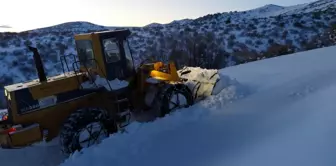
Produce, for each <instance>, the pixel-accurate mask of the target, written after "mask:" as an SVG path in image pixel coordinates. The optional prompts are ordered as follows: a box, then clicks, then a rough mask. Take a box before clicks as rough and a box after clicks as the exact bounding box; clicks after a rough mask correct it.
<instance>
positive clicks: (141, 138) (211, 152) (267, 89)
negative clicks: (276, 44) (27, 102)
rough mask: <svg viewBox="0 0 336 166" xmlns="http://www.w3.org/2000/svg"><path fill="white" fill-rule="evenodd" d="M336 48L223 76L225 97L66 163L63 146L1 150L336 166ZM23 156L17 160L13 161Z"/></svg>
mask: <svg viewBox="0 0 336 166" xmlns="http://www.w3.org/2000/svg"><path fill="white" fill-rule="evenodd" d="M335 52H336V47H328V48H323V49H317V50H312V51H309V52H304V53H297V54H295V55H288V56H282V57H277V58H272V59H267V60H262V61H257V62H253V63H248V64H244V65H239V66H233V67H230V68H226V69H223V70H221V71H220V72H221V73H220V74H222V75H226V76H228V77H231V78H234V79H236V80H237V81H238V82H239V86H237V85H236V84H232V85H230V86H229V87H227V88H226V89H224V90H223V91H222V92H221V93H219V94H218V95H215V96H211V97H209V98H208V99H206V100H203V101H201V102H199V103H197V104H196V105H194V106H192V107H190V108H186V109H182V110H180V111H178V112H175V113H173V114H171V115H169V116H167V117H165V118H162V119H159V120H157V121H154V122H149V123H142V124H140V123H133V124H131V125H130V126H128V128H127V132H126V133H123V134H115V135H112V136H111V137H110V138H108V139H106V140H104V141H103V142H102V143H101V144H100V145H97V146H94V147H90V148H88V149H84V151H83V152H80V153H75V154H74V155H73V156H71V157H70V158H68V159H66V160H65V161H63V160H62V157H61V155H60V154H59V152H58V151H57V150H56V149H57V148H56V147H57V145H55V146H53V145H49V144H48V145H45V146H37V147H29V148H25V149H19V150H1V149H0V161H1V163H3V164H4V165H41V164H40V163H43V164H44V165H58V164H60V165H62V166H76V165H80V166H86V165H94V166H105V165H116V166H123V165H146V166H151V165H153V166H154V165H155V166H157V165H160V166H171V165H174V166H217V165H218V166H219V165H230V166H246V165H250V166H269V165H272V166H278V165H279V166H284V165H286V166H298V165H305V166H317V165H318V166H320V165H323V166H329V165H330V166H334V165H336V159H335V157H334V156H335V155H334V154H335V153H336V143H335V141H334V140H335V139H336V127H335V126H336V125H335V124H336V116H335V113H336V104H334V103H335V96H336V75H335V73H336V65H335V64H336V56H335V55H334V53H335ZM13 156H19V157H17V158H20V161H19V160H17V159H16V160H14V161H12V160H13Z"/></svg>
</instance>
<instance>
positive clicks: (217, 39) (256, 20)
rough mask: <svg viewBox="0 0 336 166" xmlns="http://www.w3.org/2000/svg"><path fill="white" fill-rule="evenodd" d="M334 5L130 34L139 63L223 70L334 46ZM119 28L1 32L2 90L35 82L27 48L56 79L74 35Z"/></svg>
mask: <svg viewBox="0 0 336 166" xmlns="http://www.w3.org/2000/svg"><path fill="white" fill-rule="evenodd" d="M335 4H336V1H331V0H320V1H317V2H313V3H309V4H302V5H297V6H292V7H281V6H276V5H266V6H264V7H261V8H258V9H253V10H249V11H242V12H229V13H226V12H225V13H217V14H210V15H207V16H204V17H200V18H198V19H194V20H192V19H184V20H179V21H173V22H171V23H170V24H163V25H161V24H153V25H149V26H145V27H127V28H128V29H130V30H131V31H132V35H131V37H130V39H129V41H130V45H131V48H132V51H133V54H134V59H135V61H136V64H139V63H140V62H141V61H143V60H144V59H146V58H148V57H151V58H153V59H156V60H162V61H166V60H168V59H170V60H175V61H176V63H177V65H178V66H179V67H182V66H183V65H188V66H201V67H204V68H223V67H227V66H231V65H236V64H241V63H246V62H250V61H255V60H259V59H263V58H269V57H274V56H279V55H284V54H288V53H293V52H299V51H305V50H310V49H314V48H320V47H325V46H330V45H333V43H332V41H331V40H329V38H328V35H329V32H330V31H332V29H336V18H335V17H334V15H336V6H335ZM279 14H281V15H279ZM118 28H122V27H107V26H101V25H95V24H92V23H88V22H70V23H64V24H59V25H56V26H53V27H45V28H41V29H36V30H31V31H27V32H22V33H0V67H1V68H2V69H3V70H1V72H0V78H1V79H0V85H2V86H3V85H8V84H11V83H17V82H21V81H27V80H31V79H35V78H37V75H36V72H35V68H34V61H33V58H32V54H31V53H30V52H29V51H28V49H27V48H26V47H25V45H35V46H37V47H38V48H39V52H40V53H41V54H42V58H43V61H44V63H45V68H46V72H47V75H48V76H52V75H56V74H59V73H61V72H62V66H61V63H60V61H59V56H61V55H67V57H69V58H68V59H72V57H71V55H72V54H76V53H75V49H74V40H73V35H74V34H77V33H83V32H92V31H103V30H111V29H118ZM69 64H70V66H71V64H72V62H71V61H69ZM0 101H3V100H0Z"/></svg>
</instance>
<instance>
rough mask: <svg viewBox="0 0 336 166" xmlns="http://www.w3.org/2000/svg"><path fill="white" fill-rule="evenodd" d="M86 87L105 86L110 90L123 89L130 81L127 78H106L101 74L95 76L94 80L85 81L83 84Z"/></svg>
mask: <svg viewBox="0 0 336 166" xmlns="http://www.w3.org/2000/svg"><path fill="white" fill-rule="evenodd" d="M81 86H82V87H83V88H84V89H96V88H101V87H104V88H106V90H108V91H112V90H118V89H122V88H125V87H127V86H128V82H127V81H125V80H119V79H114V80H107V79H106V78H102V77H100V76H99V75H96V76H95V77H94V80H93V81H90V80H89V81H85V82H83V83H82V84H81Z"/></svg>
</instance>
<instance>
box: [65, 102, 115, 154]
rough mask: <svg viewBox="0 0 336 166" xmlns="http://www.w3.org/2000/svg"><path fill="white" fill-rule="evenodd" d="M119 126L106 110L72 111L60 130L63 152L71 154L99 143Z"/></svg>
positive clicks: (87, 109) (86, 109)
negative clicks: (113, 121) (112, 120)
mask: <svg viewBox="0 0 336 166" xmlns="http://www.w3.org/2000/svg"><path fill="white" fill-rule="evenodd" d="M116 131H117V127H116V126H115V124H114V123H111V121H109V119H108V115H107V114H106V112H105V110H102V109H99V108H85V109H80V110H77V111H76V112H74V113H72V114H71V115H70V116H69V118H68V119H67V120H66V122H65V123H64V124H63V127H62V129H61V132H60V143H61V148H62V152H63V153H64V154H65V155H70V154H72V153H74V152H75V151H80V150H81V149H83V148H87V147H90V146H92V145H96V144H99V143H100V142H101V141H102V140H103V139H105V138H107V137H108V136H109V134H110V133H111V132H116Z"/></svg>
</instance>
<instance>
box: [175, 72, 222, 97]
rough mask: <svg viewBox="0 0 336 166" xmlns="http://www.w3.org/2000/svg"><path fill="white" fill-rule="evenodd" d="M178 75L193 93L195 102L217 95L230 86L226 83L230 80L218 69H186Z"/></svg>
mask: <svg viewBox="0 0 336 166" xmlns="http://www.w3.org/2000/svg"><path fill="white" fill-rule="evenodd" d="M178 75H179V77H180V78H181V79H182V80H183V81H184V82H185V84H186V85H187V86H188V87H189V88H190V90H191V91H192V93H193V96H194V99H195V101H199V100H202V99H204V98H206V97H208V96H211V95H217V94H218V93H220V92H221V91H222V90H223V89H224V88H225V87H226V86H228V82H225V81H227V80H228V79H227V78H224V76H223V75H221V74H220V73H219V72H218V70H216V69H202V68H200V67H184V68H183V69H181V70H179V71H178Z"/></svg>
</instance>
